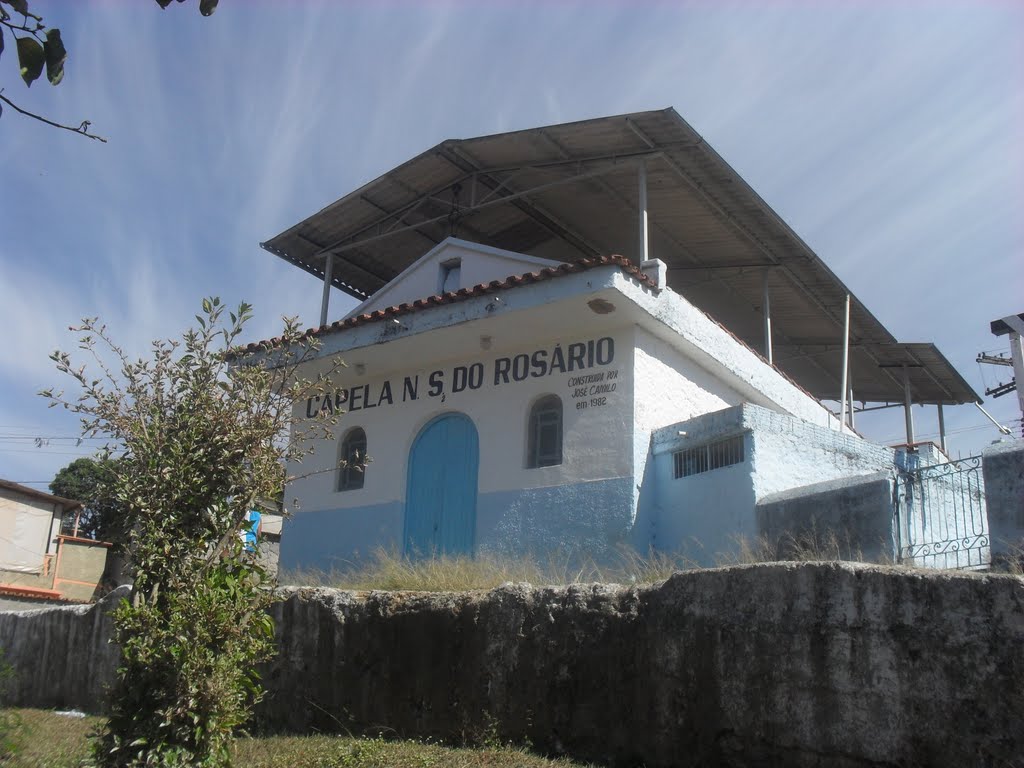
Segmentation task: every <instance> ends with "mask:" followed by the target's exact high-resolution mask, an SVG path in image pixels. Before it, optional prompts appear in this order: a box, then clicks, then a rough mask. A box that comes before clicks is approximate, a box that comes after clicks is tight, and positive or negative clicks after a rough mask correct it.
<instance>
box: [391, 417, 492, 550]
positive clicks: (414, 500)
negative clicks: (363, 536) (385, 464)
mask: <svg viewBox="0 0 1024 768" xmlns="http://www.w3.org/2000/svg"><path fill="white" fill-rule="evenodd" d="M479 442H480V441H479V438H478V437H477V432H476V427H475V426H474V425H473V422H472V421H471V420H470V419H469V417H468V416H466V415H464V414H461V413H447V414H445V415H443V416H439V417H437V418H436V419H434V420H433V421H431V422H429V423H428V424H427V425H426V426H425V427H423V429H421V430H420V433H419V435H417V436H416V440H415V441H413V444H412V448H411V449H410V451H409V482H408V485H407V487H406V495H405V532H404V537H403V538H404V541H405V553H406V555H410V556H414V557H415V556H425V555H432V554H448V555H472V554H473V541H474V534H475V532H476V490H477V468H478V466H479V463H480V448H479Z"/></svg>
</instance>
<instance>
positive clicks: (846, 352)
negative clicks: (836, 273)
mask: <svg viewBox="0 0 1024 768" xmlns="http://www.w3.org/2000/svg"><path fill="white" fill-rule="evenodd" d="M845 307H846V309H845V312H844V320H843V390H842V391H843V405H842V408H840V410H839V423H840V429H842V428H843V427H844V426H845V425H846V406H847V400H846V396H847V394H848V392H847V384H848V382H849V381H850V294H846V302H845ZM908 391H909V390H908ZM849 405H850V407H851V408H852V407H853V403H852V402H851V403H849Z"/></svg>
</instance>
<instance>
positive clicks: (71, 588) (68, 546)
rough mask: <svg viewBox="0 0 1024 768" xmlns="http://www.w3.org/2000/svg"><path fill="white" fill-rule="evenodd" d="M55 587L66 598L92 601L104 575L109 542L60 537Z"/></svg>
mask: <svg viewBox="0 0 1024 768" xmlns="http://www.w3.org/2000/svg"><path fill="white" fill-rule="evenodd" d="M59 539H60V549H59V550H58V552H57V565H56V568H55V573H54V578H53V588H54V589H56V590H57V591H58V592H60V593H61V596H62V597H63V598H64V599H66V600H81V601H88V600H92V599H93V597H94V593H95V592H96V585H97V584H99V581H100V578H101V577H102V576H103V567H104V566H105V565H106V562H107V552H108V550H109V549H110V544H107V543H105V542H101V541H92V540H90V539H78V538H71V537H70V536H60V537H59Z"/></svg>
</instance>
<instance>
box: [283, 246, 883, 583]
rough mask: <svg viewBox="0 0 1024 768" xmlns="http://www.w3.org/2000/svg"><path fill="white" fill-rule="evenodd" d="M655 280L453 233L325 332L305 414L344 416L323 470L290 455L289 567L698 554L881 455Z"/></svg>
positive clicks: (649, 268)
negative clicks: (317, 381) (330, 370)
mask: <svg viewBox="0 0 1024 768" xmlns="http://www.w3.org/2000/svg"><path fill="white" fill-rule="evenodd" d="M453 273H454V276H453ZM663 277H664V265H663V264H661V263H660V262H656V261H655V262H652V263H649V264H645V265H644V267H643V269H638V268H637V267H635V266H633V265H632V264H630V263H629V262H628V261H626V260H625V259H622V258H621V257H617V258H604V259H593V260H589V261H582V262H577V263H575V264H572V265H559V264H557V263H551V262H546V261H544V260H540V259H536V258H533V257H529V256H525V255H523V254H515V253H510V252H506V251H500V250H497V249H494V248H490V247H487V246H481V245H479V244H475V243H471V242H466V241H462V240H458V239H454V238H453V239H448V240H446V241H444V242H443V243H441V244H440V245H439V246H437V247H436V248H434V249H432V250H431V251H430V252H428V253H427V254H425V255H424V256H423V257H422V258H421V259H420V260H419V261H417V262H416V263H415V264H414V265H412V266H411V267H410V268H409V269H408V270H406V271H405V272H403V273H402V274H401V275H400V276H399V277H398V278H396V280H395V281H394V283H393V284H392V285H390V286H388V287H387V288H386V289H385V290H384V291H382V292H381V293H380V294H379V295H377V296H375V297H373V299H371V300H369V301H367V302H365V303H364V304H362V305H360V306H358V307H357V308H356V309H354V310H353V311H352V312H351V313H349V315H348V316H347V317H345V318H343V319H342V320H340V321H338V322H336V323H333V324H331V325H330V326H326V327H324V328H322V329H320V331H319V334H318V336H319V341H320V344H321V346H320V349H319V352H318V356H319V357H322V358H330V357H335V356H337V357H341V358H342V359H343V360H344V361H345V362H346V367H345V368H342V369H341V370H342V371H343V374H344V379H341V380H339V381H337V382H336V387H335V391H334V393H333V394H332V395H327V396H325V397H319V398H311V399H309V400H308V401H306V402H303V403H301V404H300V405H299V406H298V411H297V413H296V417H297V418H299V419H314V418H318V417H320V416H322V415H332V416H333V415H338V416H340V418H339V419H338V423H337V427H336V430H335V434H334V436H333V437H334V439H333V440H324V441H323V443H322V444H321V445H318V446H316V448H315V450H314V454H313V456H314V459H313V463H314V464H315V466H312V465H311V464H310V463H309V460H307V461H306V464H304V465H303V466H294V467H290V468H289V469H290V474H292V475H296V476H299V477H300V479H298V480H296V481H294V482H293V483H292V485H291V486H290V487H289V489H288V493H287V496H288V498H294V499H297V500H298V505H297V509H296V510H295V511H294V513H293V515H292V516H291V517H290V518H288V519H287V520H286V521H285V524H284V529H283V532H282V541H281V564H282V566H283V567H285V568H289V567H310V566H316V567H321V568H331V567H344V565H345V564H347V563H350V562H353V561H357V560H359V559H360V558H361V557H365V556H366V555H368V554H371V553H373V552H374V551H375V550H376V549H377V548H385V549H387V550H391V551H399V552H403V553H405V554H407V555H410V556H417V555H424V554H429V553H447V554H458V555H475V554H478V553H488V552H492V553H498V554H502V555H511V556H514V555H519V554H523V555H525V554H530V555H541V556H542V555H545V554H550V553H561V554H563V555H566V556H569V557H573V556H588V557H594V558H598V559H602V558H603V559H608V558H611V557H613V556H614V555H615V553H617V552H619V551H621V550H622V548H624V547H629V548H635V549H638V550H640V551H641V552H644V551H647V550H648V549H649V548H652V547H653V548H656V549H660V550H664V551H670V552H671V551H677V550H680V549H686V550H687V551H688V552H690V553H691V554H692V556H695V557H699V556H700V553H701V552H704V553H706V554H707V555H708V556H709V557H710V556H713V555H716V554H718V553H720V552H723V551H725V550H727V549H728V548H729V547H731V546H734V545H735V538H736V537H737V536H739V535H747V536H749V537H756V536H757V535H758V527H757V521H756V516H755V507H756V502H757V500H758V499H759V498H760V497H763V496H766V495H768V494H771V493H774V492H777V491H782V490H786V489H788V488H791V487H795V486H799V485H807V484H809V483H813V482H821V481H827V480H834V479H837V478H848V477H850V476H853V475H858V474H861V475H867V474H870V473H874V472H879V471H883V470H885V469H887V468H889V467H891V466H892V461H893V459H892V451H891V450H890V449H888V448H884V447H882V446H876V445H872V444H871V443H868V442H867V441H865V440H863V439H861V438H860V437H858V436H856V435H855V434H852V433H850V432H849V431H848V430H847V431H843V430H841V429H840V425H839V422H838V420H837V419H836V417H835V416H834V415H833V414H832V413H831V412H830V411H829V410H828V409H826V408H825V407H824V406H823V405H822V404H821V403H819V402H818V401H816V400H815V399H814V398H813V397H811V396H810V395H808V394H807V393H806V392H804V391H803V390H801V389H800V387H798V386H797V385H796V384H794V383H793V382H792V381H790V380H789V379H788V378H786V377H785V376H784V375H783V374H782V373H780V372H779V371H778V370H777V369H775V368H773V367H772V366H770V365H768V363H767V362H766V361H765V360H763V359H762V358H761V357H760V355H758V354H757V353H756V352H754V351H753V350H751V349H749V348H748V347H746V346H745V345H744V344H742V343H741V342H740V341H738V340H737V339H736V338H735V337H733V336H732V335H731V334H730V333H729V332H728V331H727V330H726V329H724V328H723V327H721V326H720V325H719V324H717V323H716V322H715V321H714V320H712V319H711V318H709V317H708V316H707V315H705V314H704V313H703V312H701V311H700V310H698V309H696V308H695V307H693V306H692V305H690V304H689V303H688V302H687V301H686V300H685V299H683V298H682V297H680V296H678V295H677V294H675V293H674V292H673V291H672V290H671V289H668V288H666V287H665V285H664V284H663ZM453 281H458V282H457V283H456V282H453ZM446 283H447V284H446ZM441 287H443V288H445V290H440V291H439V288H441ZM555 328H557V329H558V330H557V332H552V329H555ZM312 365H315V364H312ZM363 455H365V456H369V457H370V462H369V463H368V464H366V466H365V468H364V469H362V470H358V469H353V468H352V467H351V466H341V467H339V468H338V469H336V470H334V471H320V470H325V469H329V467H330V466H331V465H332V464H337V463H338V461H339V460H343V459H350V460H357V459H358V457H359V456H363Z"/></svg>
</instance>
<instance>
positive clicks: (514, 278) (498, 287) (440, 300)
mask: <svg viewBox="0 0 1024 768" xmlns="http://www.w3.org/2000/svg"><path fill="white" fill-rule="evenodd" d="M605 266H615V267H618V268H619V269H621V270H622V271H623V272H624V273H625V274H626V275H627V276H629V277H631V278H632V279H634V280H636V281H637V282H638V283H640V284H642V285H646V286H648V287H650V288H657V284H656V283H655V281H654V280H652V279H651V278H650V277H648V276H647V275H646V274H645V273H644V272H643V271H642V270H641V269H640V268H639V267H637V266H636V265H635V264H634V263H633V262H632V261H630V260H629V259H627V258H626V257H625V256H621V255H619V254H611V255H607V256H589V257H585V258H582V259H577V260H575V261H571V262H563V263H561V264H559V265H558V266H554V267H542V268H541V269H539V270H535V271H533V272H524V273H522V274H518V275H509V276H508V277H506V278H504V279H503V280H491V281H489V282H486V283H477V284H476V285H474V286H472V287H468V288H459V289H458V290H457V291H447V292H444V293H435V294H433V295H430V296H424V297H423V298H419V299H414V300H412V301H411V302H403V303H401V304H398V305H393V306H389V307H385V308H383V309H375V310H373V311H371V312H369V313H366V312H363V313H361V314H359V315H355V316H352V317H347V318H344V319H342V320H335V321H334V322H333V323H327V324H326V325H321V326H319V327H313V328H307V329H306V331H305V332H304V333H303V336H305V337H313V336H321V335H323V334H327V333H332V332H334V331H340V330H345V329H348V328H354V327H356V326H359V325H366V324H368V323H373V322H379V321H381V320H387V319H389V318H394V317H397V316H399V315H405V314H409V313H411V312H416V311H419V310H422V309H429V308H430V307H436V306H441V305H444V304H453V303H456V302H459V301H465V300H466V299H471V298H476V297H478V296H486V295H488V294H491V293H496V292H498V291H506V290H509V289H511V288H517V287H520V286H523V285H529V284H532V283H538V282H543V281H545V280H552V279H556V278H558V277H562V276H564V275H571V274H576V273H579V272H585V271H586V270H588V269H594V268H596V267H605ZM281 341H282V340H281V337H274V338H272V339H267V340H265V341H257V342H252V343H250V344H246V345H245V346H243V347H240V348H238V349H236V350H234V351H232V353H231V355H230V357H231V358H237V357H238V356H239V355H241V354H244V353H247V352H248V353H252V352H258V351H260V350H261V349H265V348H267V347H274V346H277V345H279V344H280V343H281Z"/></svg>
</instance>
